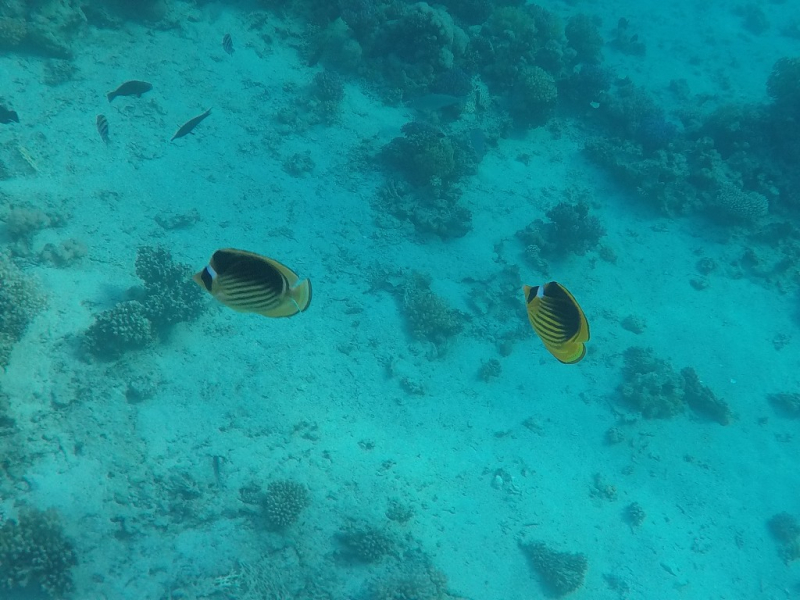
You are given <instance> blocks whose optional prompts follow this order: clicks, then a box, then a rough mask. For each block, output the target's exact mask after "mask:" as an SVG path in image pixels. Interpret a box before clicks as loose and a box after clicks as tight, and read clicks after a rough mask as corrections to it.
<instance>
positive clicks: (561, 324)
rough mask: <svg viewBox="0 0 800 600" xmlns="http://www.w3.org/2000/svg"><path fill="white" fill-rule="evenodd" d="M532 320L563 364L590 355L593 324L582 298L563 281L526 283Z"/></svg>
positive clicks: (574, 361) (546, 345)
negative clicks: (588, 350) (580, 303)
mask: <svg viewBox="0 0 800 600" xmlns="http://www.w3.org/2000/svg"><path fill="white" fill-rule="evenodd" d="M522 291H523V292H524V293H525V304H527V306H528V320H529V321H530V322H531V326H532V327H533V330H534V331H535V332H536V335H538V336H539V338H541V340H542V342H543V343H544V347H545V348H547V350H548V352H550V354H552V355H553V356H555V357H556V358H557V359H558V360H560V361H561V362H562V363H566V364H573V363H576V362H578V361H580V360H581V359H582V358H583V357H584V355H585V354H586V346H584V344H585V343H586V342H588V341H589V323H588V321H586V316H585V315H584V314H583V310H581V307H580V305H578V301H577V300H575V297H574V296H573V295H572V294H570V293H569V291H568V290H567V288H565V287H564V286H563V285H561V284H560V283H556V282H555V281H551V282H550V283H545V284H544V285H536V286H533V287H531V286H529V285H524V286H522Z"/></svg>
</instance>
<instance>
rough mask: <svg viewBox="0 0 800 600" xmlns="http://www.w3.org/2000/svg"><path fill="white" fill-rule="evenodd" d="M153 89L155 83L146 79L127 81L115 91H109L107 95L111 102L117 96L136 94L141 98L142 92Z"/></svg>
mask: <svg viewBox="0 0 800 600" xmlns="http://www.w3.org/2000/svg"><path fill="white" fill-rule="evenodd" d="M152 89H153V85H152V84H150V83H147V82H146V81H136V80H135V79H134V80H133V81H126V82H125V83H123V84H122V85H121V86H119V87H118V88H117V89H115V90H114V91H113V92H108V94H106V97H107V98H108V101H109V102H111V101H112V100H113V99H114V98H116V97H117V96H136V97H137V98H141V96H142V94H144V93H145V92H149V91H150V90H152Z"/></svg>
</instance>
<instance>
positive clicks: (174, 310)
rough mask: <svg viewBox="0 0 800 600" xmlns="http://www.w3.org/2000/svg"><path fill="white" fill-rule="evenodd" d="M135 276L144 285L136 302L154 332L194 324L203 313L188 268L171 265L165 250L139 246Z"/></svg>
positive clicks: (172, 260)
mask: <svg viewBox="0 0 800 600" xmlns="http://www.w3.org/2000/svg"><path fill="white" fill-rule="evenodd" d="M136 275H137V276H138V277H139V279H141V280H142V281H143V282H144V295H143V296H142V297H141V298H138V299H139V301H140V302H141V303H142V304H143V305H144V310H145V315H146V316H147V318H148V319H149V320H150V322H151V323H152V324H153V327H154V328H155V331H156V332H157V333H161V334H165V333H168V331H169V329H170V328H171V327H172V326H173V325H176V324H177V323H183V322H189V321H194V320H196V319H197V318H198V317H199V316H200V315H201V314H202V312H203V311H204V310H205V307H206V304H205V301H204V298H203V292H202V290H200V288H199V287H197V285H195V283H194V282H193V281H192V279H191V275H192V268H191V267H190V266H189V265H186V264H183V263H178V262H175V260H174V259H173V258H172V254H171V253H170V252H169V250H167V249H165V248H160V247H152V246H141V247H140V248H139V249H138V250H137V252H136Z"/></svg>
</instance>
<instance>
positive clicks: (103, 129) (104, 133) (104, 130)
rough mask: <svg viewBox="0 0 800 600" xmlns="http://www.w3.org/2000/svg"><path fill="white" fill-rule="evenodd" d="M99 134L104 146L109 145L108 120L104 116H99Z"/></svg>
mask: <svg viewBox="0 0 800 600" xmlns="http://www.w3.org/2000/svg"><path fill="white" fill-rule="evenodd" d="M97 133H99V134H100V139H101V140H103V143H104V144H108V119H106V118H105V116H104V115H97Z"/></svg>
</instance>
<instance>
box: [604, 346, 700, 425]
mask: <svg viewBox="0 0 800 600" xmlns="http://www.w3.org/2000/svg"><path fill="white" fill-rule="evenodd" d="M624 358H625V367H624V369H623V378H624V382H623V383H622V385H620V387H619V391H620V394H621V395H622V398H623V399H624V400H625V402H627V403H628V404H630V405H631V406H633V407H634V408H635V409H636V410H638V411H640V412H641V413H642V416H644V417H645V418H646V419H666V418H669V417H672V416H675V415H677V414H679V413H681V412H683V410H684V406H685V401H684V397H683V385H684V382H683V379H682V377H681V376H680V375H679V374H678V373H676V372H675V370H674V369H673V368H672V367H671V366H670V364H669V363H668V362H667V361H665V360H663V359H661V358H656V357H655V356H654V355H653V351H652V349H650V348H641V347H638V346H633V347H630V348H628V349H627V350H625V353H624Z"/></svg>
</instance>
